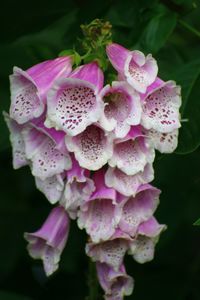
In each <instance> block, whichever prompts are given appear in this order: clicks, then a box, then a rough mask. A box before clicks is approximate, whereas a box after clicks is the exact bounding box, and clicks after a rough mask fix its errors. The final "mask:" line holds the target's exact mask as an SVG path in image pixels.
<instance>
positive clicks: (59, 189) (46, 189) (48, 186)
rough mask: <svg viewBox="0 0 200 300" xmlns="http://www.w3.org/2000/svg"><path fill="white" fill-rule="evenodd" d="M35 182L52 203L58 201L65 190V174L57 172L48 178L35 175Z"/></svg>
mask: <svg viewBox="0 0 200 300" xmlns="http://www.w3.org/2000/svg"><path fill="white" fill-rule="evenodd" d="M35 184H36V187H37V188H38V190H40V191H41V192H42V193H43V194H44V195H45V196H46V198H47V199H48V200H49V202H50V203H51V204H55V203H56V202H58V201H59V200H60V199H61V197H62V195H63V192H64V180H63V174H57V175H54V176H51V177H47V178H46V179H43V180H42V179H40V178H39V177H35Z"/></svg>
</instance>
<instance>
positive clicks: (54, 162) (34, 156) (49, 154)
mask: <svg viewBox="0 0 200 300" xmlns="http://www.w3.org/2000/svg"><path fill="white" fill-rule="evenodd" d="M23 137H24V143H25V152H26V157H27V158H28V159H29V160H30V161H31V165H32V174H33V175H34V176H36V177H39V178H40V179H41V180H45V179H47V178H49V177H52V176H54V175H57V174H60V173H62V172H63V171H64V170H68V169H70V168H71V158H70V156H69V154H68V153H65V154H63V153H62V152H61V151H59V150H58V149H57V144H56V142H55V141H54V140H53V139H52V138H51V137H50V136H49V135H46V134H44V133H43V132H42V131H40V130H38V128H36V127H30V128H27V129H25V130H24V131H23Z"/></svg>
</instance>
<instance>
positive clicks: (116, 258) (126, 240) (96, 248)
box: [86, 229, 132, 271]
mask: <svg viewBox="0 0 200 300" xmlns="http://www.w3.org/2000/svg"><path fill="white" fill-rule="evenodd" d="M131 240H132V239H131V237H130V236H129V235H128V234H126V233H125V232H123V231H121V230H120V229H116V230H115V233H114V234H113V235H112V236H111V238H110V239H109V240H108V241H105V242H100V243H97V244H95V243H93V242H89V243H88V244H87V245H86V254H87V255H88V256H90V257H91V259H92V260H93V261H97V262H101V263H106V264H107V265H108V266H110V267H112V268H113V269H114V270H115V271H119V269H120V266H121V265H122V263H123V258H124V255H125V253H126V251H127V250H128V248H129V247H130V241H131Z"/></svg>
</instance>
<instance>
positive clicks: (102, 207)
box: [78, 170, 124, 243]
mask: <svg viewBox="0 0 200 300" xmlns="http://www.w3.org/2000/svg"><path fill="white" fill-rule="evenodd" d="M93 179H94V183H95V186H96V190H95V191H94V192H93V194H92V195H91V196H90V198H89V200H88V201H86V202H85V203H83V205H82V206H81V209H80V211H79V213H78V226H79V227H80V228H81V229H83V228H85V229H86V232H87V233H88V235H89V236H90V238H91V240H92V241H93V242H94V243H99V242H100V241H106V240H108V239H109V238H110V237H111V236H112V235H113V234H114V232H115V228H116V227H117V225H118V223H119V220H120V216H121V208H120V207H119V205H117V203H118V202H119V203H120V202H121V201H122V200H123V198H124V197H122V196H120V195H118V194H117V193H116V191H115V190H114V189H111V188H108V187H106V186H105V182H104V172H103V170H100V171H98V172H96V173H95V174H94V177H93Z"/></svg>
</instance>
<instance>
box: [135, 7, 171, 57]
mask: <svg viewBox="0 0 200 300" xmlns="http://www.w3.org/2000/svg"><path fill="white" fill-rule="evenodd" d="M176 23H177V16H176V13H174V12H172V11H170V10H168V9H167V8H166V7H165V6H163V5H159V6H158V7H156V11H155V14H154V16H153V17H152V18H151V19H150V21H149V23H148V24H147V26H146V28H145V29H144V31H143V34H142V36H141V39H140V41H139V45H140V47H141V48H142V49H145V50H146V51H150V52H153V53H155V52H157V51H158V50H159V49H160V48H161V47H162V46H163V45H164V44H165V42H166V41H167V39H168V37H169V36H170V34H171V33H172V32H173V30H174V28H175V27H176Z"/></svg>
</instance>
